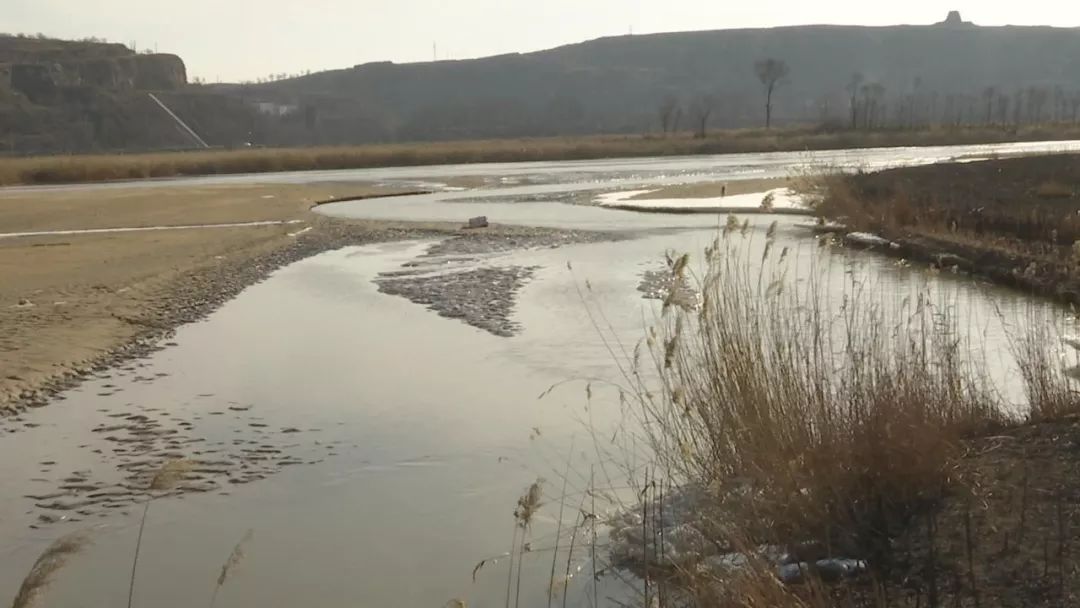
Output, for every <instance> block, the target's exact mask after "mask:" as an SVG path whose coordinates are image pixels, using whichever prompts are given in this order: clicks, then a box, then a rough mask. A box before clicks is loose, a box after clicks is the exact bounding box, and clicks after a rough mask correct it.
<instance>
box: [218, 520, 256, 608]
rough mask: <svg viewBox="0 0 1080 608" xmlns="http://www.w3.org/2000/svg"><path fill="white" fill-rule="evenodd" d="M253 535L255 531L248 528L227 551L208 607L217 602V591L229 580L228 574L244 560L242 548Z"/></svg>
mask: <svg viewBox="0 0 1080 608" xmlns="http://www.w3.org/2000/svg"><path fill="white" fill-rule="evenodd" d="M254 536H255V532H254V531H253V530H248V531H247V532H246V533H245V534H244V536H243V538H241V539H240V542H238V543H236V545H235V546H234V547H233V550H232V552H231V553H229V557H228V558H227V559H226V560H225V563H224V564H223V565H222V566H221V574H219V575H218V578H217V584H216V585H214V592H213V594H212V595H211V596H210V608H214V606H215V605H216V604H217V597H218V592H220V591H221V588H222V587H224V586H225V583H227V582H228V581H229V575H230V574H232V572H233V570H235V569H236V568H237V567H238V566H239V565H240V562H242V561H243V560H244V555H245V553H244V548H245V546H246V545H247V544H248V543H249V542H251V539H252V538H254Z"/></svg>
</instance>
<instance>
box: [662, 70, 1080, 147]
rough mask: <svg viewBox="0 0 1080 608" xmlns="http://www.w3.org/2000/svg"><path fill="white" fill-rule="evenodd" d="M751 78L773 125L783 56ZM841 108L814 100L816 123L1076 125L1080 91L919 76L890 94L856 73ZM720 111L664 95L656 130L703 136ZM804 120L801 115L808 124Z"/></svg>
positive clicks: (859, 126)
mask: <svg viewBox="0 0 1080 608" xmlns="http://www.w3.org/2000/svg"><path fill="white" fill-rule="evenodd" d="M753 68H754V74H755V75H756V76H757V80H758V82H759V83H760V85H761V102H760V103H761V115H762V118H761V119H762V124H763V125H764V127H765V128H766V129H770V128H772V126H773V122H774V117H775V114H774V102H775V100H776V96H777V94H778V93H779V92H780V90H781V89H782V88H783V86H784V85H786V84H788V83H789V77H790V75H791V69H790V67H789V66H788V64H787V63H786V62H785V61H784V60H782V59H776V58H772V57H770V58H765V59H761V60H758V61H755V62H754V65H753ZM844 92H845V93H846V106H847V107H846V108H844V109H843V112H842V113H841V112H840V109H839V108H836V107H831V100H830V99H828V98H825V99H819V100H814V101H813V102H811V103H810V104H809V105H811V106H813V107H816V109H817V112H818V116H817V121H818V122H819V123H820V124H821V125H822V126H825V127H830V128H835V129H840V128H847V129H851V130H871V129H888V128H927V127H936V126H977V125H982V126H1020V125H1025V124H1027V125H1030V124H1040V123H1047V122H1054V123H1066V122H1069V123H1078V122H1080V91H1078V90H1068V89H1066V88H1065V87H1063V86H1061V85H1053V86H1045V85H1044V86H1026V87H1018V88H1013V89H1008V88H1006V87H1002V86H1000V85H996V84H993V85H987V86H985V87H984V88H982V89H981V90H978V91H975V92H969V93H955V92H948V93H942V92H940V91H933V90H929V89H928V87H926V86H924V83H923V80H922V79H921V78H918V77H916V78H915V79H913V81H912V83H911V85H910V87H908V88H907V89H906V90H905V91H902V92H898V93H895V94H892V95H890V91H889V90H888V88H887V87H886V86H885V85H883V84H882V83H880V82H875V81H870V80H867V79H866V77H865V76H863V74H862V73H861V72H853V73H852V74H851V76H850V77H849V79H848V80H847V84H846V86H845V87H844ZM724 110H725V107H724V103H723V101H722V100H721V98H720V97H719V96H718V95H716V94H712V93H703V94H698V95H696V96H693V97H691V98H689V99H680V98H678V97H676V96H674V95H669V96H667V97H665V98H664V99H663V100H662V101H661V102H660V105H659V107H658V109H657V114H658V118H659V126H660V130H661V132H662V133H664V134H668V133H675V132H678V131H679V130H680V128H686V127H687V126H688V127H689V129H690V130H691V132H692V133H693V135H694V137H696V138H703V137H705V136H706V135H707V133H708V129H709V126H710V121H711V120H712V119H713V118H715V117H716V116H718V115H723V113H724ZM805 119H806V117H805V116H804V117H803V120H805Z"/></svg>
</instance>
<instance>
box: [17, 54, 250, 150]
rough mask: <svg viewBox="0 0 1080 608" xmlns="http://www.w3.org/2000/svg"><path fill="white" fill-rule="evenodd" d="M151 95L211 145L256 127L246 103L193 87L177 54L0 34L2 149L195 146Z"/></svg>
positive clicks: (242, 137)
mask: <svg viewBox="0 0 1080 608" xmlns="http://www.w3.org/2000/svg"><path fill="white" fill-rule="evenodd" d="M150 92H153V93H155V94H158V95H159V97H160V98H162V99H165V100H167V101H166V103H169V104H173V105H175V107H174V108H173V110H174V111H175V112H176V113H177V114H179V115H180V116H181V117H182V118H183V119H184V120H185V121H187V122H188V123H189V124H191V125H192V126H193V128H195V129H196V131H198V132H199V133H200V134H201V135H202V136H203V138H204V139H206V140H207V141H209V142H211V143H213V144H217V145H234V144H238V143H241V142H244V141H247V140H248V139H249V137H250V135H249V134H250V132H251V131H252V130H253V129H254V126H253V123H252V120H253V115H254V113H253V111H252V110H251V109H250V108H248V107H247V106H246V105H245V104H243V103H240V102H238V101H237V100H235V99H231V98H227V97H225V96H222V95H217V94H214V93H212V92H210V91H208V90H205V89H203V88H201V87H192V86H189V85H188V82H187V70H186V68H185V66H184V62H183V60H182V59H180V57H177V56H176V55H169V54H137V53H135V52H134V51H133V50H131V49H129V48H127V47H125V46H123V45H120V44H108V43H99V42H93V41H86V42H73V41H64V40H48V39H38V38H25V37H11V36H0V153H10V154H48V153H56V152H93V151H105V150H150V149H168V148H184V147H190V146H191V143H192V142H191V141H190V140H189V139H188V138H187V137H186V136H185V135H183V134H181V133H179V132H178V130H177V129H176V126H175V124H174V123H173V121H172V119H171V118H169V117H168V116H167V115H166V114H165V113H164V112H163V111H162V110H161V108H159V107H157V106H156V105H155V104H154V103H153V102H152V101H150V99H149V98H148V96H147V93H150Z"/></svg>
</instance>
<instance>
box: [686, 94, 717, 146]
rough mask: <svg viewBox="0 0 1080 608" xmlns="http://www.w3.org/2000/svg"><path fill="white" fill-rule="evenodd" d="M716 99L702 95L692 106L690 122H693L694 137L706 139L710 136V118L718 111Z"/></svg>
mask: <svg viewBox="0 0 1080 608" xmlns="http://www.w3.org/2000/svg"><path fill="white" fill-rule="evenodd" d="M716 105H717V103H716V97H714V96H712V95H702V96H700V97H698V98H697V99H695V100H694V102H693V103H691V104H690V120H692V121H693V126H694V137H695V138H698V139H704V138H705V136H706V135H707V134H708V129H709V118H710V117H711V116H712V113H713V111H715V110H716Z"/></svg>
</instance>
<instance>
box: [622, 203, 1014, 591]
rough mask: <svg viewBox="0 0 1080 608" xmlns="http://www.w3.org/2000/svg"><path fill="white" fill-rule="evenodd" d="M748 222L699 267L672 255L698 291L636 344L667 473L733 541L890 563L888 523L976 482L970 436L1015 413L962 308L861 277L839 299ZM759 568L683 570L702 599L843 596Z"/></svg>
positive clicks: (893, 528)
mask: <svg viewBox="0 0 1080 608" xmlns="http://www.w3.org/2000/svg"><path fill="white" fill-rule="evenodd" d="M746 234H747V231H746V229H745V225H743V226H740V224H739V222H738V221H729V223H728V225H727V227H726V228H725V229H724V234H723V236H722V237H720V238H718V239H717V241H716V243H715V244H714V246H713V247H711V248H710V249H709V250H708V251H707V252H706V260H707V261H706V264H705V269H704V271H703V273H702V275H701V276H698V277H692V276H691V273H690V266H691V265H690V263H689V258H688V257H687V256H683V257H680V258H673V259H671V261H670V268H671V272H672V275H673V280H672V281H671V284H672V285H678V284H681V283H684V282H686V281H687V280H689V281H691V282H692V283H696V284H697V285H698V286H699V288H700V294H701V296H700V299H692V298H687V296H686V293H687V292H686V290H678V289H675V290H672V291H671V294H670V295H669V297H668V299H667V300H666V301H665V302H664V313H663V316H662V318H661V319H660V322H659V323H658V324H657V325H656V327H654V328H653V329H652V330H651V331H650V335H649V338H648V340H647V342H646V348H645V350H644V351H642V350H639V351H636V352H635V355H634V363H635V366H634V367H633V372H632V374H631V380H632V382H633V383H634V385H633V387H632V388H633V393H634V394H635V397H636V402H637V404H638V405H639V407H640V411H641V413H642V423H643V428H644V429H645V432H646V433H647V436H648V442H649V444H650V445H651V446H652V452H653V454H654V457H655V459H656V461H657V462H658V463H659V464H660V467H661V469H662V470H664V471H666V472H667V475H668V477H669V479H672V480H674V481H675V482H676V483H678V484H688V485H691V486H694V487H697V488H704V489H705V492H706V496H707V497H708V498H707V499H706V500H704V501H703V504H702V505H701V512H700V514H699V515H700V517H701V518H702V521H704V522H706V525H705V526H704V528H705V529H707V530H709V531H708V532H707V536H709V537H710V540H711V541H712V542H714V543H717V544H718V545H722V546H724V547H727V550H728V551H731V552H733V553H739V552H740V547H760V546H774V547H782V548H791V549H793V548H795V547H798V546H805V545H806V543H812V544H814V545H816V546H818V547H819V548H820V551H821V552H822V553H823V555H825V556H831V557H848V558H858V559H865V560H868V561H869V562H870V564H871V565H872V566H873V567H875V568H884V567H885V566H886V565H887V564H888V563H889V560H890V557H891V556H890V552H891V548H890V539H891V538H892V537H894V536H895V535H896V534H898V533H900V532H901V531H902V530H903V529H904V528H905V527H906V526H907V525H908V523H909V522H910V521H911V518H912V517H914V516H916V515H917V514H919V513H922V512H925V510H926V509H928V508H930V507H932V506H934V505H935V504H937V503H938V502H939V501H940V500H941V498H942V496H943V492H944V489H945V488H949V487H955V486H956V485H957V484H959V483H962V482H961V480H959V479H958V478H957V474H956V466H957V462H958V460H959V458H960V456H961V452H962V450H961V444H962V441H963V440H964V439H965V438H967V437H970V436H973V435H978V434H980V433H983V432H986V431H988V430H990V429H995V428H999V427H1000V426H1002V425H1004V424H1008V423H1009V422H1010V419H1009V417H1008V416H1006V415H1005V414H1003V409H1002V406H1001V403H1000V397H999V395H998V393H997V392H996V390H995V388H994V386H993V385H992V383H991V382H990V380H989V379H988V378H987V377H986V375H985V374H984V373H983V368H982V365H981V362H980V361H979V360H977V359H975V358H974V357H972V356H971V355H970V354H969V353H970V352H972V351H971V350H970V348H969V345H968V344H966V343H965V342H964V341H963V340H962V339H961V338H960V337H959V336H960V335H961V334H960V332H959V331H958V327H957V319H956V318H955V317H954V316H953V314H952V313H951V312H950V311H949V307H948V306H943V307H940V308H939V307H938V306H937V305H936V304H935V302H934V301H932V299H931V298H930V297H929V296H928V295H927V294H924V293H912V294H911V295H910V296H908V297H906V298H904V300H903V301H902V302H898V303H896V305H895V306H888V305H886V304H883V303H882V300H881V299H880V298H878V297H877V293H876V287H875V286H874V285H873V284H870V283H868V282H866V281H865V280H863V279H860V278H857V277H851V278H849V279H847V280H849V281H850V284H848V285H847V286H846V288H845V289H844V293H845V296H844V298H843V301H841V302H836V301H830V299H829V296H828V295H827V293H828V290H826V289H825V288H824V285H822V284H821V281H822V280H823V278H822V274H821V273H819V272H818V270H816V269H813V270H811V271H810V272H809V273H808V274H807V273H805V270H800V273H802V274H800V275H799V276H798V277H794V276H791V275H790V274H789V272H790V271H791V261H790V260H789V259H788V255H789V252H788V251H786V250H781V251H777V250H775V249H774V248H773V242H772V238H773V230H772V229H770V231H769V232H768V242H767V243H766V245H765V248H764V254H763V256H762V258H761V260H760V263H759V261H758V260H757V259H756V258H755V259H754V260H753V261H751V259H750V258H749V252H750V251H752V250H753V249H752V248H751V247H750V246H749V244H750V242H751V239H752V237H750V236H747V235H746ZM759 250H760V249H759ZM755 251H756V250H755ZM755 255H757V254H756V253H755ZM751 268H759V269H760V270H751ZM796 279H798V280H796ZM647 355H651V357H650V356H647ZM753 572H755V569H753V568H751V569H749V571H745V570H744V571H740V574H739V575H738V576H739V577H741V578H737V579H730V580H729V579H725V580H723V581H717V580H715V579H710V578H709V576H711V575H707V576H705V577H704V580H702V576H701V574H700V572H696V573H695V572H694V571H693V569H691V570H690V571H689V574H692V576H687V574H688V573H687V572H680V573H679V577H680V578H682V579H683V581H682V582H683V584H684V587H686V588H688V590H689V591H688V592H689V593H690V594H691V595H695V594H696V595H701V594H705V595H708V596H710V597H712V598H713V599H712V600H709V601H704V600H700V599H699V600H697V601H695V602H693V605H702V606H719V605H723V606H728V605H737V606H776V605H783V606H813V605H827V604H828V602H824V600H823V599H822V598H826V597H827V595H828V594H825V595H823V596H822V597H821V598H817V599H815V598H814V596H813V594H812V593H811V594H809V595H807V588H806V587H803V588H801V589H800V590H799V593H798V595H796V594H795V593H794V591H793V590H792V589H790V588H787V587H784V586H782V585H779V584H778V583H777V580H776V576H775V572H774V571H773V570H772V569H770V568H764V570H762V572H761V573H759V574H761V575H760V576H757V577H751V579H750V582H748V581H747V579H746V577H747V576H750V575H751V574H752V573H753ZM763 573H764V574H763ZM765 574H767V576H766V575H765ZM878 574H880V572H876V573H875V576H877V575H878ZM732 585H736V587H732ZM733 588H738V589H740V591H739V592H738V593H734V594H731V593H727V592H725V593H723V594H721V595H722V596H723V601H720V600H719V599H717V597H716V590H717V589H726V590H728V591H730V590H731V589H733ZM750 590H753V592H752V593H751V592H750ZM740 598H741V599H740ZM781 598H786V599H784V601H780V600H781ZM819 600H820V601H819Z"/></svg>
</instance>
